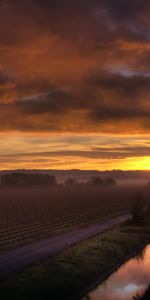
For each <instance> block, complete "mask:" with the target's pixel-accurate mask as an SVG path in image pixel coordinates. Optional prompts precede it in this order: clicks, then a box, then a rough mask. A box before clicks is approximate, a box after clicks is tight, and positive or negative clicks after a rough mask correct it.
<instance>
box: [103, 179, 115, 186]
mask: <svg viewBox="0 0 150 300" xmlns="http://www.w3.org/2000/svg"><path fill="white" fill-rule="evenodd" d="M105 183H106V185H107V186H115V185H116V184H117V183H116V181H115V180H114V179H113V178H107V179H106V180H105Z"/></svg>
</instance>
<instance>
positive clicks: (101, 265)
mask: <svg viewBox="0 0 150 300" xmlns="http://www.w3.org/2000/svg"><path fill="white" fill-rule="evenodd" d="M145 232H146V230H145V228H144V227H138V226H129V225H128V226H126V225H122V226H119V227H116V228H115V229H113V230H111V231H109V232H107V233H104V234H102V235H100V236H98V237H95V238H92V239H91V240H89V241H86V242H83V243H81V244H80V245H78V246H75V247H73V248H71V249H69V250H67V251H65V252H63V253H62V254H60V255H58V256H57V257H55V258H52V259H49V260H48V261H47V262H46V263H43V264H41V265H39V266H37V267H34V268H31V269H28V270H27V271H25V272H24V273H22V274H19V275H17V276H15V277H14V278H13V279H10V280H8V281H7V282H5V283H2V284H1V285H0V296H1V299H2V300H10V299H11V300H12V299H15V300H59V299H60V300H63V299H64V300H73V299H78V296H79V295H80V294H81V293H83V292H84V291H86V289H88V288H89V287H90V286H92V285H93V284H94V283H95V282H96V281H97V280H98V279H99V280H100V281H101V280H103V279H104V278H105V276H107V274H108V273H109V272H110V270H113V268H115V267H116V266H117V265H118V264H119V263H122V262H123V261H124V260H125V259H126V258H127V257H129V256H130V255H132V254H133V253H134V252H135V250H138V249H141V247H142V245H144V243H145V241H146V240H147V241H148V234H147V233H145Z"/></svg>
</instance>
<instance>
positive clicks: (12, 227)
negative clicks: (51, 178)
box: [0, 185, 148, 252]
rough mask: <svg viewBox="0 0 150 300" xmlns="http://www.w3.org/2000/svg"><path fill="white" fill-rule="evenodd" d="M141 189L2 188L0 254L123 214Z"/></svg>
mask: <svg viewBox="0 0 150 300" xmlns="http://www.w3.org/2000/svg"><path fill="white" fill-rule="evenodd" d="M141 189H144V192H145V190H146V189H148V187H145V188H142V187H141V186H138V187H137V186H129V187H128V186H126V185H124V186H116V187H111V188H108V189H104V188H102V189H87V188H81V187H80V188H77V187H76V188H75V187H71V188H62V187H59V188H35V187H34V188H31V187H30V188H9V189H6V188H1V189H0V252H5V251H7V250H9V249H13V248H17V247H20V246H22V245H24V244H29V243H32V242H34V241H37V240H40V239H44V238H47V237H50V236H52V235H54V234H56V233H60V232H64V231H66V230H71V229H73V228H75V227H76V228H77V227H82V226H87V225H89V224H92V223H100V222H102V221H103V220H106V219H108V218H109V217H111V216H113V215H117V214H120V213H124V212H126V211H127V210H129V209H130V205H131V201H132V198H133V196H134V194H135V193H136V192H137V191H138V190H139V191H140V190H141Z"/></svg>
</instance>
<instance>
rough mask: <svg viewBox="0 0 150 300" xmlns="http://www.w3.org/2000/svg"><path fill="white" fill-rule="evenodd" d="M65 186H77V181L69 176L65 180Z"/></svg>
mask: <svg viewBox="0 0 150 300" xmlns="http://www.w3.org/2000/svg"><path fill="white" fill-rule="evenodd" d="M64 184H65V186H70V187H71V186H75V185H76V184H77V183H76V181H75V180H74V179H72V178H67V179H66V181H65V182H64Z"/></svg>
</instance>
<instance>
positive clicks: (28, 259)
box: [0, 214, 131, 281]
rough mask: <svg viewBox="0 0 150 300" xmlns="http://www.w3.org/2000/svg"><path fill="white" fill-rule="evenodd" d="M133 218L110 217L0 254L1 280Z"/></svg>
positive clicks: (128, 215)
mask: <svg viewBox="0 0 150 300" xmlns="http://www.w3.org/2000/svg"><path fill="white" fill-rule="evenodd" d="M130 218H131V215H130V214H124V215H122V216H119V217H116V218H113V219H110V220H108V221H106V222H105V223H103V224H99V225H92V226H89V227H86V228H82V229H77V230H74V231H72V232H68V233H64V234H61V235H59V236H56V237H52V238H50V239H47V240H43V241H39V242H36V243H34V244H31V245H27V246H24V247H21V248H19V249H15V250H11V251H9V252H6V253H3V254H1V255H0V281H3V280H6V279H8V278H9V277H11V276H13V275H14V274H16V273H17V272H21V271H23V270H24V269H25V268H26V267H29V266H33V265H36V264H38V263H40V262H42V261H44V260H46V259H48V258H50V257H52V256H54V255H57V254H58V253H60V252H61V251H63V250H65V249H67V248H68V247H70V246H74V245H76V244H78V243H80V242H82V241H85V240H87V239H89V238H91V237H93V236H96V235H98V234H100V233H102V232H105V231H107V230H109V229H111V228H112V227H113V226H114V225H118V224H121V223H123V222H125V221H127V220H129V219H130Z"/></svg>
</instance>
